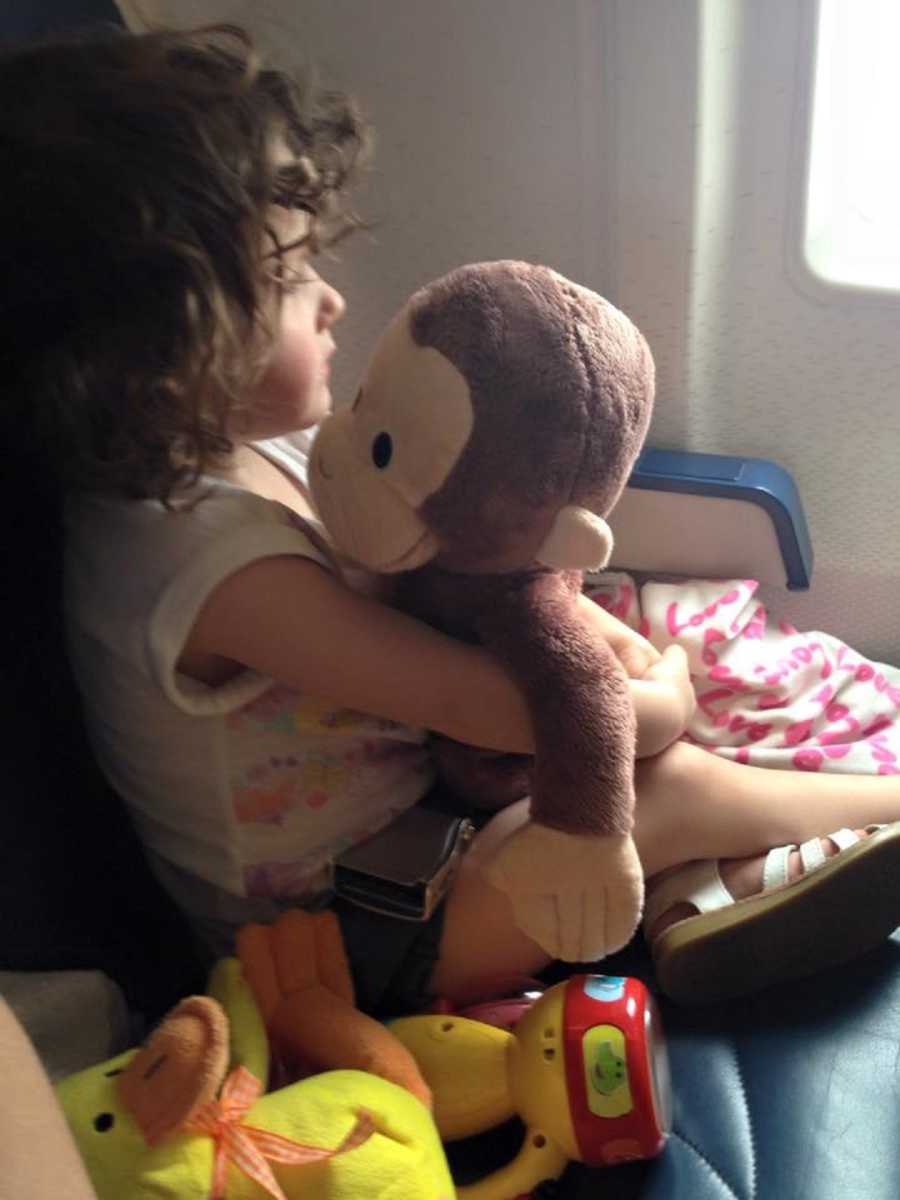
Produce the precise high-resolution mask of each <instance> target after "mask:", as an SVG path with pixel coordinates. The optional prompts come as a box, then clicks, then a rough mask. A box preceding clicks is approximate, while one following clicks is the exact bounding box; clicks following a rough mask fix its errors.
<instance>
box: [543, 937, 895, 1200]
mask: <svg viewBox="0 0 900 1200" xmlns="http://www.w3.org/2000/svg"><path fill="white" fill-rule="evenodd" d="M611 965H612V964H610V963H607V964H606V965H605V967H604V968H603V969H605V970H609V969H610V967H611ZM615 965H616V968H617V969H620V970H622V971H623V972H630V973H632V974H635V975H640V976H642V977H643V978H644V979H645V980H646V982H647V983H648V984H649V985H650V986H652V973H651V972H650V969H649V965H648V963H647V959H646V954H645V953H644V952H643V951H642V949H641V948H640V947H638V946H635V947H634V948H632V949H629V951H627V952H626V953H625V954H624V955H623V956H619V957H618V958H617V960H616V964H615ZM661 1010H662V1018H663V1024H664V1026H665V1029H666V1033H667V1038H668V1043H669V1053H670V1059H671V1066H672V1078H673V1090H674V1121H673V1132H672V1135H671V1137H670V1139H669V1143H668V1145H667V1147H666V1149H665V1151H664V1152H663V1154H662V1155H661V1156H660V1157H659V1158H658V1159H656V1160H655V1161H653V1162H651V1163H648V1164H635V1165H632V1166H629V1167H627V1168H615V1169H613V1170H606V1171H597V1170H588V1169H586V1168H583V1167H576V1166H573V1167H571V1168H570V1169H569V1170H568V1171H567V1172H566V1175H565V1177H564V1179H563V1180H562V1181H561V1186H559V1187H558V1188H557V1189H553V1190H552V1191H555V1194H556V1195H558V1196H559V1197H566V1198H569V1197H571V1200H588V1198H589V1197H590V1198H591V1200H595V1198H596V1200H600V1198H601V1197H606V1198H613V1197H614V1198H615V1200H620V1198H622V1200H625V1198H626V1197H632V1196H634V1197H641V1200H848V1198H853V1200H856V1197H860V1198H863V1200H897V1197H900V935H898V933H895V934H894V937H893V938H892V939H891V940H890V941H889V942H887V943H886V944H885V945H884V946H882V947H880V948H879V949H878V950H876V951H873V952H872V953H870V954H868V955H866V956H865V957H864V958H862V959H860V960H859V961H857V962H854V963H851V964H849V965H848V966H845V967H843V968H838V969H834V970H831V971H827V972H823V973H821V974H819V975H817V976H815V977H814V978H812V979H808V980H804V981H802V982H797V983H793V984H790V985H784V986H782V987H779V988H773V989H769V990H768V991H766V992H764V993H761V994H760V995H759V996H757V997H753V998H751V999H748V1000H745V1001H742V1002H740V1003H732V1004H730V1005H723V1006H721V1007H706V1008H697V1009H687V1008H678V1007H676V1006H675V1005H672V1004H667V1003H663V1004H662V1006H661ZM548 1194H551V1189H548Z"/></svg>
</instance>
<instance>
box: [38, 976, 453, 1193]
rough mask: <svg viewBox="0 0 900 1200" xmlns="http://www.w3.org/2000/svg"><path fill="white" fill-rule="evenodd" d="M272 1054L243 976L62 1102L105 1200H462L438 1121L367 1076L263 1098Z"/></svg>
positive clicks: (63, 1089)
mask: <svg viewBox="0 0 900 1200" xmlns="http://www.w3.org/2000/svg"><path fill="white" fill-rule="evenodd" d="M268 1070H269V1049H268V1038H267V1035H266V1030H265V1026H264V1023H263V1018H262V1015H261V1013H260V1009H259V1006H258V1005H257V1002H256V1000H255V998H254V994H253V991H252V990H251V988H250V986H249V984H248V982H247V980H246V978H245V976H244V973H243V970H242V968H241V964H240V962H239V961H238V960H237V959H231V958H229V959H223V960H222V961H221V962H219V963H218V964H217V966H216V967H215V969H214V970H213V973H212V976H211V978H210V982H209V994H208V995H206V996H192V997H190V998H188V999H186V1000H184V1001H182V1002H181V1003H180V1004H179V1005H177V1006H176V1008H175V1009H174V1010H173V1011H172V1012H171V1013H169V1015H168V1016H167V1017H166V1018H165V1019H164V1020H163V1022H162V1023H161V1024H160V1025H159V1026H158V1027H157V1029H156V1030H155V1031H154V1032H153V1033H152V1034H151V1036H150V1038H149V1039H148V1041H147V1042H146V1043H145V1045H144V1046H143V1047H142V1048H140V1049H133V1050H129V1051H126V1052H125V1053H124V1054H121V1055H119V1056H118V1057H117V1058H113V1059H110V1060H109V1061H108V1062H105V1063H101V1064H100V1065H98V1066H95V1067H90V1068H88V1069H87V1070H85V1071H81V1072H79V1073H78V1074H77V1075H73V1076H70V1077H69V1078H68V1079H65V1080H63V1081H62V1082H61V1083H60V1084H59V1085H58V1089H57V1090H58V1095H59V1098H60V1101H61V1103H62V1107H63V1110H64V1112H65V1114H66V1118H67V1120H68V1121H69V1124H70V1126H71V1128H72V1131H73V1134H74V1137H75V1141H76V1143H77V1145H78V1149H79V1151H80V1153H81V1156H82V1158H83V1159H84V1163H85V1166H86V1168H87V1171H88V1174H89V1175H90V1178H91V1181H92V1183H93V1186H94V1188H95V1190H96V1192H97V1196H98V1198H99V1200H151V1198H152V1200H268V1198H269V1197H274V1198H275V1200H452V1198H453V1197H454V1196H455V1191H454V1188H453V1183H452V1180H451V1177H450V1173H449V1170H448V1167H447V1163H446V1159H445V1157H444V1153H443V1149H442V1147H441V1143H440V1140H439V1136H438V1133H437V1130H436V1128H435V1125H434V1122H433V1120H432V1118H431V1115H430V1112H429V1110H428V1108H427V1107H426V1105H425V1104H423V1103H422V1101H421V1100H420V1099H417V1098H416V1096H414V1095H413V1094H412V1093H411V1092H410V1091H409V1090H408V1089H407V1088H405V1087H401V1086H399V1085H398V1084H397V1083H394V1082H391V1081H390V1080H388V1079H386V1078H384V1077H382V1076H380V1075H375V1074H371V1073H370V1072H367V1071H360V1070H333V1071H327V1072H325V1073H323V1074H318V1075H313V1076H310V1077H308V1078H305V1079H302V1080H301V1081H300V1082H297V1083H292V1084H290V1085H289V1086H287V1087H284V1088H280V1089H279V1090H277V1091H273V1092H269V1093H267V1094H265V1093H264V1086H265V1081H266V1079H267V1077H268Z"/></svg>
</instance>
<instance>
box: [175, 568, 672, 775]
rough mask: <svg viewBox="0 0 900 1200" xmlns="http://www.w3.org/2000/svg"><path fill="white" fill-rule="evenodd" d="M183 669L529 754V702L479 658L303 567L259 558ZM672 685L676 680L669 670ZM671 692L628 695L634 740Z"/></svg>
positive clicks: (210, 619)
mask: <svg viewBox="0 0 900 1200" xmlns="http://www.w3.org/2000/svg"><path fill="white" fill-rule="evenodd" d="M592 607H593V608H597V606H596V605H592ZM182 658H183V661H182V664H181V665H182V667H183V669H185V670H186V671H187V673H188V674H193V673H194V672H193V671H192V669H191V665H190V664H191V663H192V662H195V661H197V660H198V659H201V658H202V659H206V660H210V659H212V660H215V661H214V662H211V663H210V667H211V672H210V673H211V674H213V675H214V674H215V662H218V663H219V665H220V666H221V665H222V664H227V663H240V664H243V665H244V666H246V667H250V668H251V669H253V670H255V671H258V672H260V673H261V674H263V675H268V676H270V677H271V678H272V679H277V680H278V681H279V682H280V683H283V684H286V685H287V686H289V687H296V688H298V689H301V690H303V691H305V692H307V693H309V694H310V695H314V696H320V697H322V698H323V699H330V700H332V701H334V702H335V703H336V704H340V705H345V706H346V707H348V708H354V709H357V710H358V711H360V712H367V713H373V714H375V715H377V716H380V717H386V718H388V719H389V720H394V721H399V722H401V723H402V724H404V725H413V726H421V727H424V728H427V729H434V730H436V731H437V732H439V733H443V734H445V735H446V736H448V737H452V738H455V739H456V740H457V741H461V742H470V743H472V744H474V745H477V746H485V747H490V748H491V749H495V750H503V751H518V752H522V753H528V752H530V751H531V750H532V749H533V744H532V731H531V721H530V718H529V715H528V709H527V707H526V704H525V701H524V700H523V698H522V696H521V695H520V693H519V690H518V688H517V687H516V686H515V685H514V684H513V682H512V680H511V679H510V678H509V676H508V675H507V674H506V672H505V671H504V669H503V668H502V667H501V666H500V665H499V663H497V662H496V660H495V659H494V658H493V657H492V656H491V655H490V654H489V653H487V651H485V650H482V649H480V648H479V647H477V646H469V645H465V644H464V643H462V642H459V641H456V640H455V639H453V638H450V637H447V636H446V635H445V634H442V633H439V632H437V631H436V630H434V629H431V628H430V627H429V626H427V625H425V624H423V623H422V622H421V621H417V620H415V619H414V618H412V617H409V616H406V614H404V613H401V612H398V611H397V610H396V609H393V608H389V607H387V606H386V605H383V604H380V603H379V602H377V601H374V600H371V599H369V598H367V597H366V596H362V595H359V594H358V593H356V592H354V591H353V590H352V589H350V588H348V587H347V586H346V585H345V584H344V583H343V582H342V581H341V580H340V579H339V578H338V577H337V576H335V575H333V574H332V573H331V572H330V571H328V570H326V569H325V568H323V567H320V566H319V565H318V564H317V563H314V562H312V561H311V560H310V559H304V558H301V557H299V556H292V555H284V556H277V557H270V558H263V559H259V560H257V561H256V562H253V563H250V564H249V565H248V566H246V567H243V568H242V569H241V570H239V571H236V572H235V573H234V574H233V575H230V576H228V578H226V579H225V580H223V581H222V583H220V584H219V586H218V587H217V588H216V589H215V590H214V591H213V592H212V594H211V595H210V597H209V598H208V600H207V601H206V603H205V605H204V606H203V608H202V609H201V611H200V613H199V615H198V617H197V620H196V622H195V624H194V627H193V629H192V631H191V634H190V636H189V638H188V641H187V643H186V645H185V652H184V655H183V656H182ZM651 669H652V668H651ZM669 674H670V675H671V674H677V672H676V671H675V669H674V667H672V668H671V669H670V672H669ZM663 676H665V672H663ZM688 686H689V684H688ZM654 689H655V690H654ZM675 691H677V688H675V687H674V685H673V684H672V681H671V680H670V679H669V678H663V677H661V679H660V681H659V682H658V683H655V682H652V681H645V680H640V681H635V682H634V683H633V684H632V695H633V696H634V697H635V700H636V705H635V707H636V712H637V718H638V725H639V729H640V726H641V723H642V721H643V712H644V710H645V709H646V711H647V713H648V714H650V713H651V710H653V712H654V713H655V711H656V709H657V708H660V707H662V708H666V709H667V710H668V708H669V706H670V704H671V701H672V696H673V694H674V692H675ZM651 701H652V702H651ZM653 723H654V725H655V720H654V721H653ZM682 729H683V726H682V727H681V729H679V730H678V733H681V731H682ZM654 732H655V731H654ZM678 733H676V734H673V735H672V737H670V738H669V741H671V740H674V737H677V736H678ZM654 740H655V741H658V740H659V738H658V735H656V736H655V739H654ZM643 742H644V739H643V738H642V735H641V733H640V732H639V753H642V754H646V753H648V752H655V751H648V750H647V748H646V745H644V744H643ZM666 744H668V743H666ZM658 748H659V749H662V748H663V747H662V746H659V747H658Z"/></svg>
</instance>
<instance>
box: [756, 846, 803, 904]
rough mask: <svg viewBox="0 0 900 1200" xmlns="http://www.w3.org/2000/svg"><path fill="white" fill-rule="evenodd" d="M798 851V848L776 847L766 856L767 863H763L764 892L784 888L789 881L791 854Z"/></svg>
mask: <svg viewBox="0 0 900 1200" xmlns="http://www.w3.org/2000/svg"><path fill="white" fill-rule="evenodd" d="M796 849H797V847H796V846H794V845H790V846H775V847H774V849H772V850H770V851H769V853H768V854H767V855H766V861H765V862H764V863H763V881H762V890H763V891H764V892H767V891H769V889H770V888H775V887H782V886H783V885H784V884H786V883H787V881H788V861H789V859H790V857H791V854H792V853H793V852H794V851H795V850H796Z"/></svg>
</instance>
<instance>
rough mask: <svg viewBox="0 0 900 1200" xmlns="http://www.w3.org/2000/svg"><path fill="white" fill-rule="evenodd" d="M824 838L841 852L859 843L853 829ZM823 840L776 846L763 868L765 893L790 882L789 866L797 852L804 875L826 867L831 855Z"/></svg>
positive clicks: (839, 831) (817, 839)
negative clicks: (823, 844) (798, 852)
mask: <svg viewBox="0 0 900 1200" xmlns="http://www.w3.org/2000/svg"><path fill="white" fill-rule="evenodd" d="M824 836H825V837H826V838H827V839H828V841H830V842H833V843H834V844H835V846H837V848H838V850H839V851H841V850H849V849H850V847H851V846H855V845H856V843H857V842H858V841H859V838H858V837H857V836H856V834H855V833H854V832H853V830H852V829H836V830H835V831H834V833H826V834H825V835H824ZM822 840H823V839H822V838H821V837H814V838H810V839H809V841H808V842H804V843H803V844H802V845H801V846H776V847H775V848H774V849H773V850H770V851H769V853H768V854H767V855H766V861H765V864H764V866H763V891H768V890H769V889H770V888H775V887H784V885H785V884H786V883H788V882H789V874H788V865H789V862H790V857H791V854H792V853H793V852H794V851H795V850H799V851H800V862H801V863H802V865H803V870H802V873H803V874H804V875H809V874H810V873H811V872H812V871H818V869H819V868H820V867H822V866H824V865H825V863H826V862H828V859H829V855H827V854H826V853H825V851H824V850H823V849H822Z"/></svg>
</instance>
